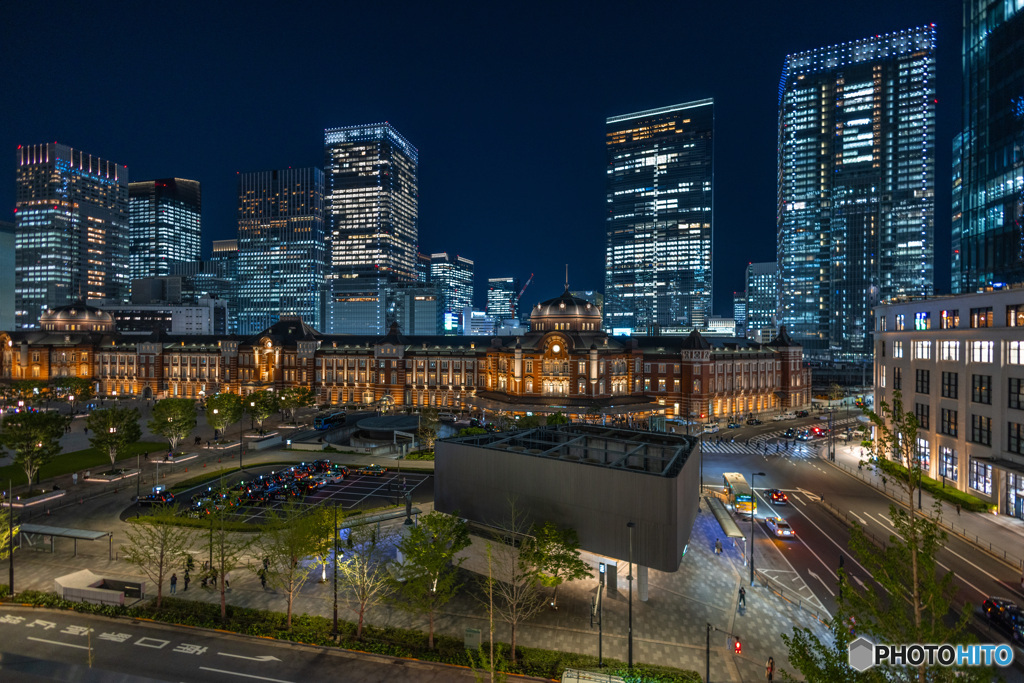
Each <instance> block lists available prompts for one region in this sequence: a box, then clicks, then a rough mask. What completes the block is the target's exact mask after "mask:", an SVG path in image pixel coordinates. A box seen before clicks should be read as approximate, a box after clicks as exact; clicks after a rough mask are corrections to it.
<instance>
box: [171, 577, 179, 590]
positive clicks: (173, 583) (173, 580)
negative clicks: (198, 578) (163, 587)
mask: <svg viewBox="0 0 1024 683" xmlns="http://www.w3.org/2000/svg"><path fill="white" fill-rule="evenodd" d="M177 591H178V575H177V574H171V595H174V594H175V593H176V592H177Z"/></svg>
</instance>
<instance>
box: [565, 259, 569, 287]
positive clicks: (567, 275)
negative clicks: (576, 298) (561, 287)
mask: <svg viewBox="0 0 1024 683" xmlns="http://www.w3.org/2000/svg"><path fill="white" fill-rule="evenodd" d="M565 291H567V292H568V291H569V264H568V263H566V264H565Z"/></svg>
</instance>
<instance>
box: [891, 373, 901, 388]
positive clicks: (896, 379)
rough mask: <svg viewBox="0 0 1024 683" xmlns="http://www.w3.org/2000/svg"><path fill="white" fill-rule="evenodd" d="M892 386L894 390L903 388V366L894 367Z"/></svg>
mask: <svg viewBox="0 0 1024 683" xmlns="http://www.w3.org/2000/svg"><path fill="white" fill-rule="evenodd" d="M892 388H893V390H894V391H900V390H901V389H903V368H893V369H892Z"/></svg>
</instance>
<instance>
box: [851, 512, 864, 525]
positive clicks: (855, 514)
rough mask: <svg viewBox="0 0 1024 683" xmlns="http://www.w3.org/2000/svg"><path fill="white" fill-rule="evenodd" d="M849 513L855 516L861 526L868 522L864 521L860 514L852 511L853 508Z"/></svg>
mask: <svg viewBox="0 0 1024 683" xmlns="http://www.w3.org/2000/svg"><path fill="white" fill-rule="evenodd" d="M850 514H851V515H853V516H854V517H856V518H857V521H858V522H860V524H861V526H867V525H868V523H867V522H865V521H864V519H863V518H862V517H861V516H860V515H858V514H857V513H856V512H854V511H853V510H850ZM865 514H867V513H865Z"/></svg>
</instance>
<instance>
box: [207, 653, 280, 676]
mask: <svg viewBox="0 0 1024 683" xmlns="http://www.w3.org/2000/svg"><path fill="white" fill-rule="evenodd" d="M217 654H219V655H223V656H225V657H235V658H237V659H248V660H249V661H251V662H280V661H281V660H280V659H278V658H277V657H275V656H274V655H260V656H259V657H246V656H245V655H233V654H231V653H230V652H218V653H217ZM267 680H270V679H269V678H268V679H267Z"/></svg>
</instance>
